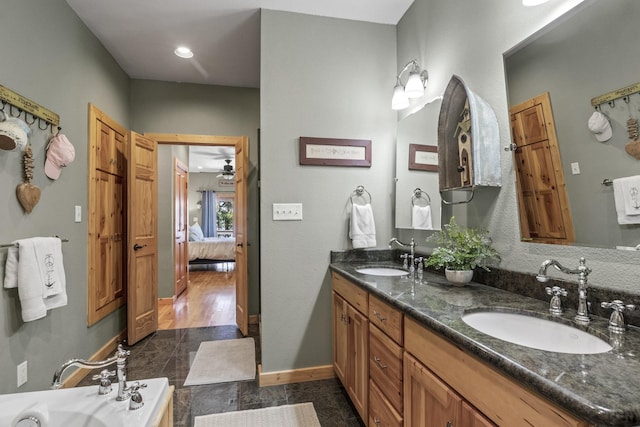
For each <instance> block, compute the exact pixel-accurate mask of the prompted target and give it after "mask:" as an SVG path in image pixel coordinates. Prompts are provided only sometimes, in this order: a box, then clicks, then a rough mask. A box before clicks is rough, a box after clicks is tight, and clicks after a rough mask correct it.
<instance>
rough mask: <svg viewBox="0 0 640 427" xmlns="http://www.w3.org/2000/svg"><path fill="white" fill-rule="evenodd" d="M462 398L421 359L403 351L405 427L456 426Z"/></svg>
mask: <svg viewBox="0 0 640 427" xmlns="http://www.w3.org/2000/svg"><path fill="white" fill-rule="evenodd" d="M461 405H462V399H461V398H460V396H458V395H457V394H456V393H455V392H454V391H453V390H451V388H449V386H447V385H446V384H445V383H443V382H442V381H441V380H440V379H439V378H438V377H436V376H435V375H434V374H433V373H432V372H431V371H429V370H428V369H427V368H426V367H425V366H424V365H422V363H420V362H419V361H418V360H417V359H415V358H414V357H413V356H411V355H410V354H409V353H406V352H405V354H404V425H405V427H434V426H442V427H454V426H455V427H457V426H458V425H459V424H458V421H459V420H460V418H461V413H460V412H461V407H462V406H461Z"/></svg>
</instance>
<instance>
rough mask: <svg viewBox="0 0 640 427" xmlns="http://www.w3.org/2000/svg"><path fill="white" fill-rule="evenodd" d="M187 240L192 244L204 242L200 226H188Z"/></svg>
mask: <svg viewBox="0 0 640 427" xmlns="http://www.w3.org/2000/svg"><path fill="white" fill-rule="evenodd" d="M189 240H190V241H192V242H204V233H203V232H202V228H200V224H197V223H196V224H193V225H190V226H189Z"/></svg>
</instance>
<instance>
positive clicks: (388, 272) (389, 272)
mask: <svg viewBox="0 0 640 427" xmlns="http://www.w3.org/2000/svg"><path fill="white" fill-rule="evenodd" d="M356 271H357V272H358V273H362V274H368V275H370V276H406V275H407V274H409V272H408V271H407V270H402V269H400V268H393V267H365V268H356Z"/></svg>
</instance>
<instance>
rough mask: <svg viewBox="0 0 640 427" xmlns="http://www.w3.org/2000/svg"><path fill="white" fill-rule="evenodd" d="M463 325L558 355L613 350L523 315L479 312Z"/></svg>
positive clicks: (558, 325)
mask: <svg viewBox="0 0 640 427" xmlns="http://www.w3.org/2000/svg"><path fill="white" fill-rule="evenodd" d="M462 321H463V322H465V323H466V324H467V325H469V326H471V327H472V328H474V329H477V330H478V331H480V332H483V333H485V334H487V335H491V336H492V337H495V338H499V339H501V340H504V341H508V342H511V343H514V344H518V345H522V346H525V347H530V348H536V349H538V350H546V351H552V352H556V353H571V354H596V353H605V352H607V351H609V350H611V349H612V347H611V346H610V345H609V344H608V343H607V342H605V341H604V340H602V339H600V338H598V337H596V336H594V335H591V334H589V333H587V332H584V331H582V330H580V329H577V328H574V327H572V326H569V325H565V324H562V323H558V322H554V321H551V320H546V319H541V318H539V317H534V316H529V315H527V314H520V313H503V312H499V311H476V312H470V313H466V314H463V315H462Z"/></svg>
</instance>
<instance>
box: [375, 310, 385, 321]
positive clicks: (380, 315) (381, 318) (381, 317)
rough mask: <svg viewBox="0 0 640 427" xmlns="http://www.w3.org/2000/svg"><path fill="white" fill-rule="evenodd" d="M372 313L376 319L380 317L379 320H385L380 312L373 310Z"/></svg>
mask: <svg viewBox="0 0 640 427" xmlns="http://www.w3.org/2000/svg"><path fill="white" fill-rule="evenodd" d="M373 315H374V316H376V317H377V318H378V319H380V321H381V322H384V321H385V320H387V318H386V317H384V316H383V315H382V314H380V313H379V312H377V311H375V310H373Z"/></svg>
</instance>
